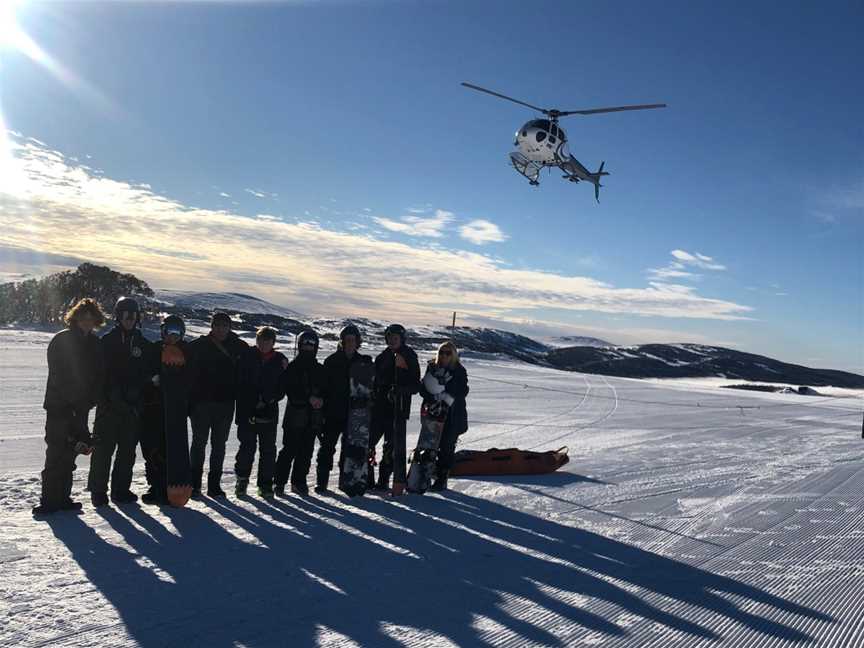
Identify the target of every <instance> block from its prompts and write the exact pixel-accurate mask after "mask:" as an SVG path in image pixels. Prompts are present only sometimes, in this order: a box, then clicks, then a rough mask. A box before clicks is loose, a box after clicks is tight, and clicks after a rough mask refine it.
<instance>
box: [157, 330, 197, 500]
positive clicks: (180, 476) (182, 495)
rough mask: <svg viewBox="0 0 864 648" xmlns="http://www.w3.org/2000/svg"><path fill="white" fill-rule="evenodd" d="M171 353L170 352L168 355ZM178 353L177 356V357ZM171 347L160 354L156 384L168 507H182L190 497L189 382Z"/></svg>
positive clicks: (176, 349)
mask: <svg viewBox="0 0 864 648" xmlns="http://www.w3.org/2000/svg"><path fill="white" fill-rule="evenodd" d="M169 349H172V351H169ZM178 352H179V353H180V355H179V356H178V355H177V353H178ZM181 357H183V354H182V351H181V350H180V349H179V348H177V347H174V346H166V347H165V348H164V349H163V353H162V371H161V377H160V382H159V388H160V390H161V397H162V417H163V418H162V421H163V434H164V435H165V473H166V478H167V479H166V485H167V494H168V503H169V504H171V506H177V507H181V506H185V505H186V503H187V502H188V501H189V498H190V497H191V496H192V470H191V466H190V463H189V430H188V427H187V420H188V418H187V417H188V416H189V394H188V392H189V379H188V377H187V376H186V375H185V372H186V371H188V370H189V369H188V367H187V366H185V365H186V362H185V357H183V359H182V360H181Z"/></svg>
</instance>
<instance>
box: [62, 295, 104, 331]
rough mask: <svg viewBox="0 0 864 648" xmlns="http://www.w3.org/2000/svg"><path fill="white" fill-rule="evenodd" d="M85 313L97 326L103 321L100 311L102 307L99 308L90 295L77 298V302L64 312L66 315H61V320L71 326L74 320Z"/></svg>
mask: <svg viewBox="0 0 864 648" xmlns="http://www.w3.org/2000/svg"><path fill="white" fill-rule="evenodd" d="M87 315H89V316H90V317H92V318H93V324H94V325H95V326H96V327H97V328H98V327H100V326H102V325H103V324H104V323H105V315H104V314H103V313H102V309H101V308H99V304H97V303H96V300H95V299H91V298H90V297H85V298H84V299H81V300H79V301H78V303H77V304H75V305H74V306H73V307H72V308H70V309H69V310H68V311H67V312H66V315H64V316H63V322H64V323H65V324H66V326H68V327H70V328H71V327H72V326H73V325H74V324H75V322H77V321H78V320H79V319H81V318H82V317H85V316H87Z"/></svg>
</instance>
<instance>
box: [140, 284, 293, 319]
mask: <svg viewBox="0 0 864 648" xmlns="http://www.w3.org/2000/svg"><path fill="white" fill-rule="evenodd" d="M154 292H155V293H156V298H155V299H154V300H153V301H156V302H163V303H164V304H166V305H167V306H174V307H177V308H188V309H194V310H206V311H214V310H224V311H225V312H228V313H232V314H233V313H256V314H260V315H267V314H273V315H279V316H281V317H290V318H302V317H304V315H302V314H301V313H298V312H297V311H295V310H291V309H290V308H286V307H284V306H277V305H276V304H271V303H270V302H268V301H264V300H263V299H258V298H257V297H253V296H251V295H244V294H241V293H206V292H203V293H202V292H191V291H185V290H156V291H154Z"/></svg>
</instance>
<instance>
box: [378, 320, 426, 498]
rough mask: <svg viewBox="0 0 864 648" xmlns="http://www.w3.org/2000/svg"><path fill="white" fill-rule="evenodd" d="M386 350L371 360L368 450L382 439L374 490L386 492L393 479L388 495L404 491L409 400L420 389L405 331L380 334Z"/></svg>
mask: <svg viewBox="0 0 864 648" xmlns="http://www.w3.org/2000/svg"><path fill="white" fill-rule="evenodd" d="M384 339H385V340H386V341H387V348H386V349H384V350H383V351H382V352H381V353H379V354H378V357H376V358H375V404H374V406H373V409H372V438H371V439H370V442H369V447H370V449H374V448H375V445H376V444H377V443H378V440H379V439H381V437H382V436H383V437H384V451H383V453H382V457H381V466H380V469H379V473H378V483H377V484H376V488H377V489H379V490H387V488H388V485H389V483H390V476H391V474H392V476H393V490H392V494H393V495H395V496H398V495H402V494H403V493H404V491H405V462H406V457H405V455H406V450H405V427H406V424H407V421H408V417H409V416H410V415H411V396H412V395H413V394H416V393H417V392H418V391H419V389H420V363H419V362H418V361H417V354H416V353H414V350H413V349H412V348H411V347H409V346H408V345H407V344H405V327H404V326H402V325H400V324H391V325H390V326H388V327H387V330H386V331H385V332H384Z"/></svg>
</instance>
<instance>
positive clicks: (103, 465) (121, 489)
mask: <svg viewBox="0 0 864 648" xmlns="http://www.w3.org/2000/svg"><path fill="white" fill-rule="evenodd" d="M140 428H141V420H140V418H139V416H138V413H137V412H135V410H133V409H132V408H130V407H126V406H121V407H111V406H110V405H99V407H97V408H96V421H95V422H94V423H93V436H94V437H95V438H96V439H98V443H97V444H96V446H95V447H94V448H93V454H92V455H90V474H89V475H88V476H87V488H89V489H90V492H91V493H99V494H103V495H105V494H107V493H108V477H109V474H110V477H111V495H113V496H115V497H116V496H118V495H124V494H125V493H128V492H129V489H130V486H131V485H132V468H133V466H134V465H135V446H136V445H137V444H138V436H139V434H140ZM115 451H116V456H115ZM112 459H113V461H114V470H113V471H112V470H111V461H112Z"/></svg>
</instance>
